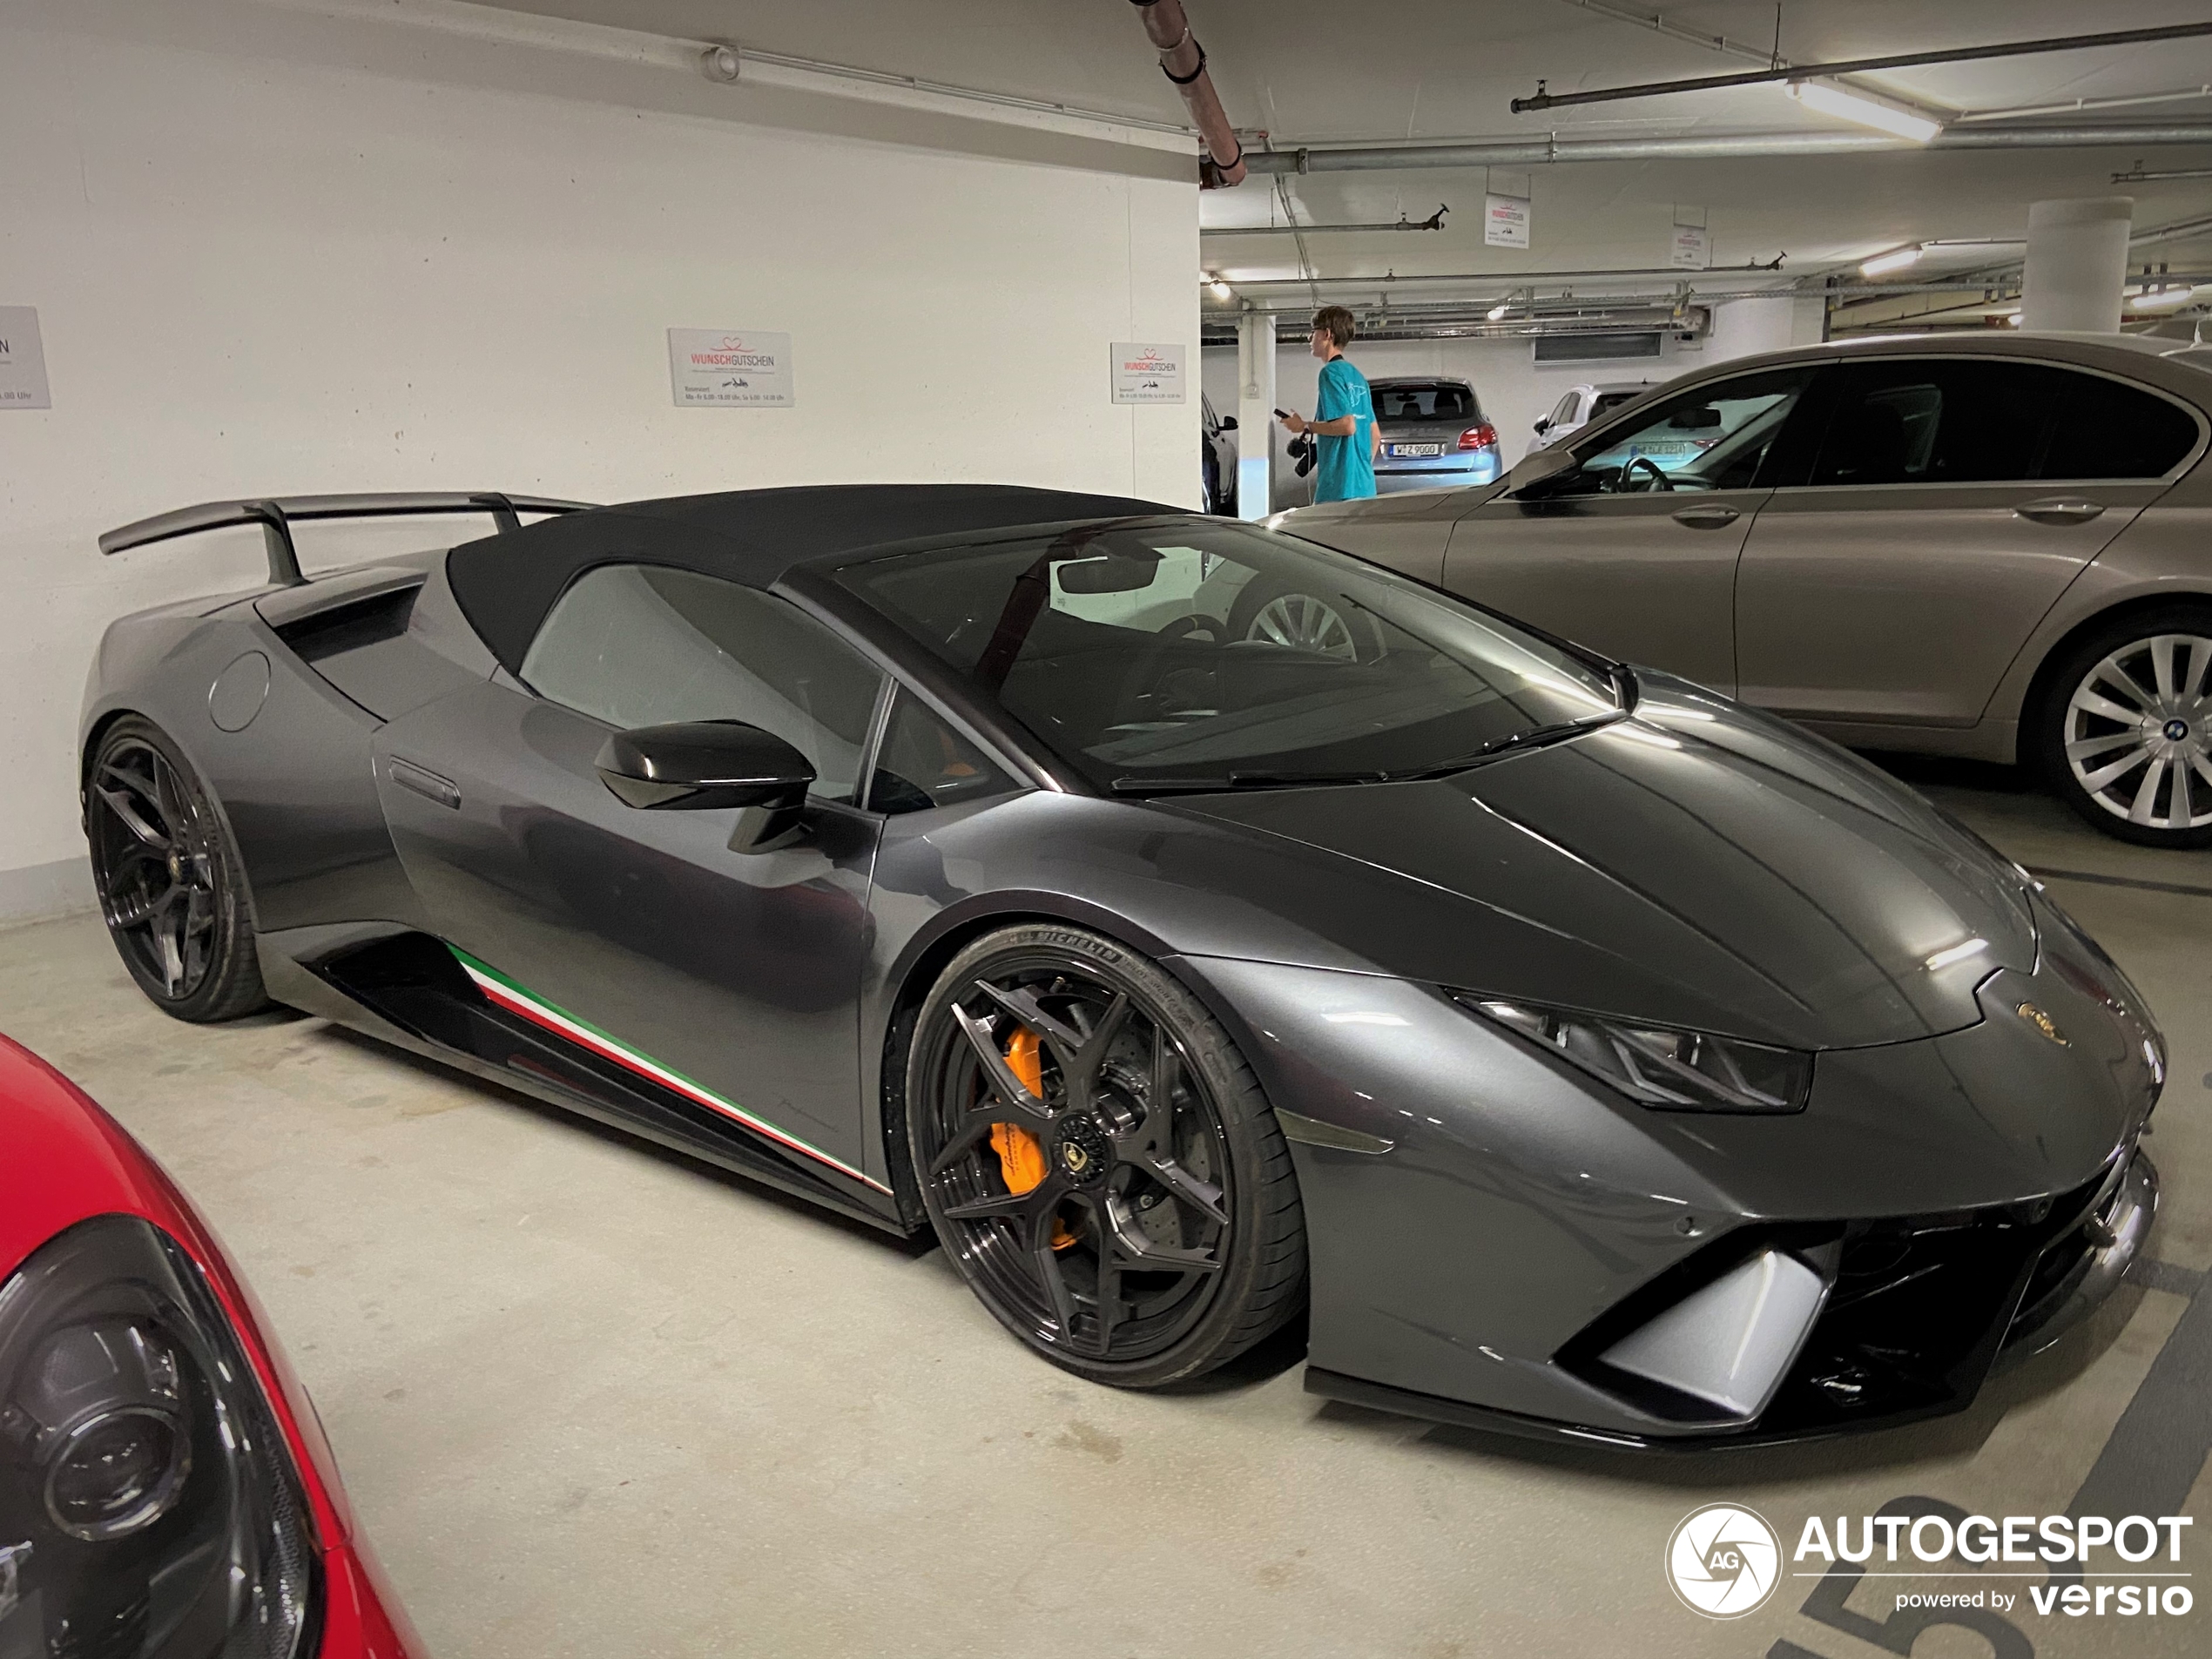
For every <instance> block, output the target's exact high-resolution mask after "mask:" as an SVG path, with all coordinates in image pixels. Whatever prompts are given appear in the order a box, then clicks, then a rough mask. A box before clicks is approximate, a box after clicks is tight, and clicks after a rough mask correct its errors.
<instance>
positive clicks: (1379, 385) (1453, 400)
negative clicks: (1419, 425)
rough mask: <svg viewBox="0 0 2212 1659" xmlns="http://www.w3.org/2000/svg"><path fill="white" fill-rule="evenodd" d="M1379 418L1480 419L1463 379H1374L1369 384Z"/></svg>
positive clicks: (1470, 389) (1407, 419) (1471, 391)
mask: <svg viewBox="0 0 2212 1659" xmlns="http://www.w3.org/2000/svg"><path fill="white" fill-rule="evenodd" d="M1368 390H1369V392H1370V393H1371V394H1372V395H1373V398H1374V403H1375V418H1376V419H1377V420H1379V421H1480V419H1481V418H1482V410H1481V408H1480V407H1479V406H1478V405H1477V404H1476V402H1475V401H1474V388H1473V387H1471V386H1469V385H1468V384H1467V382H1466V381H1373V382H1372V384H1371V385H1370V386H1369V387H1368Z"/></svg>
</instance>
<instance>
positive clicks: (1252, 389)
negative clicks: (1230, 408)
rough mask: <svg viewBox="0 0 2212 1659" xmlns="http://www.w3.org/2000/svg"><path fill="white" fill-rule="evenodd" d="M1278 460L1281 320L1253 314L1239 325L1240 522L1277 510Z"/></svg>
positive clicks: (1269, 315)
mask: <svg viewBox="0 0 2212 1659" xmlns="http://www.w3.org/2000/svg"><path fill="white" fill-rule="evenodd" d="M1274 458H1275V317H1274V314H1273V313H1271V312H1266V311H1247V312H1245V313H1244V314H1242V315H1241V316H1239V317H1238V319H1237V516H1238V517H1239V518H1265V517H1266V516H1267V515H1268V514H1269V513H1270V512H1271V511H1272V510H1273V506H1272V500H1271V496H1272V492H1273V489H1274V481H1273V475H1272V462H1273V461H1274Z"/></svg>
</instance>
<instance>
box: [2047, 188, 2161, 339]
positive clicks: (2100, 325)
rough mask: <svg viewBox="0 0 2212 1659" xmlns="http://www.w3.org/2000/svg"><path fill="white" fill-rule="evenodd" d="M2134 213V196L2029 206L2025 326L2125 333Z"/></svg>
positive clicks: (2095, 332) (2048, 202)
mask: <svg viewBox="0 0 2212 1659" xmlns="http://www.w3.org/2000/svg"><path fill="white" fill-rule="evenodd" d="M2134 211H2135V202H2134V198H2133V197H2131V196H2091V197H2082V198H2078V199H2070V200H2063V201H2047V202H2037V203H2035V204H2034V205H2033V206H2031V207H2029V209H2028V210H2027V275H2026V278H2025V280H2023V282H2022V284H2021V288H2020V327H2023V328H2066V329H2074V330H2078V331H2080V332H2082V333H2086V334H2118V333H2119V332H2120V291H2121V287H2122V286H2123V285H2124V284H2125V283H2126V281H2127V280H2128V227H2129V225H2130V223H2131V222H2132V220H2133V219H2134Z"/></svg>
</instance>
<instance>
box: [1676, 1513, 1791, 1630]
mask: <svg viewBox="0 0 2212 1659" xmlns="http://www.w3.org/2000/svg"><path fill="white" fill-rule="evenodd" d="M1666 1565H1667V1582H1668V1583H1669V1584H1671V1585H1673V1586H1674V1587H1675V1594H1676V1595H1677V1596H1678V1597H1680V1598H1681V1600H1682V1604H1683V1606H1684V1607H1686V1608H1689V1610H1690V1611H1691V1612H1693V1613H1702V1614H1703V1615H1705V1616H1706V1617H1707V1618H1709V1619H1740V1618H1742V1617H1743V1615H1745V1614H1746V1613H1750V1612H1752V1611H1754V1610H1755V1609H1757V1608H1759V1607H1760V1606H1762V1605H1763V1604H1764V1602H1765V1601H1766V1599H1767V1597H1769V1596H1770V1595H1773V1594H1774V1587H1775V1585H1776V1584H1777V1583H1778V1582H1779V1581H1781V1577H1782V1541H1781V1540H1780V1539H1779V1538H1777V1537H1776V1536H1775V1533H1774V1528H1773V1527H1770V1526H1768V1525H1767V1524H1766V1521H1765V1518H1764V1516H1762V1515H1760V1514H1758V1512H1757V1511H1756V1510H1751V1509H1745V1508H1743V1507H1741V1506H1740V1505H1737V1504H1732V1503H1709V1504H1707V1505H1706V1506H1705V1507H1703V1509H1698V1510H1693V1511H1692V1512H1691V1513H1690V1514H1689V1515H1687V1516H1685V1517H1684V1518H1683V1523H1682V1525H1680V1526H1679V1527H1676V1528H1675V1533H1674V1536H1673V1537H1671V1538H1669V1539H1668V1540H1667V1562H1666Z"/></svg>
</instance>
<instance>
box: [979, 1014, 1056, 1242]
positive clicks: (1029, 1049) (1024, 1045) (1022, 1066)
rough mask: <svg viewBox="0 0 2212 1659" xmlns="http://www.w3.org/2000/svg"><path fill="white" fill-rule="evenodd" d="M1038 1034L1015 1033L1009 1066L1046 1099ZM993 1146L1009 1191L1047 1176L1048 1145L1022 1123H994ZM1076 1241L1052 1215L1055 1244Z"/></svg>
mask: <svg viewBox="0 0 2212 1659" xmlns="http://www.w3.org/2000/svg"><path fill="white" fill-rule="evenodd" d="M1037 1049H1038V1044H1037V1034H1036V1033H1035V1032H1034V1031H1031V1030H1028V1029H1026V1028H1025V1029H1022V1030H1020V1031H1016V1032H1015V1034H1014V1040H1013V1041H1012V1042H1009V1043H1008V1044H1007V1045H1006V1068H1007V1069H1008V1071H1011V1072H1012V1073H1013V1074H1014V1076H1015V1078H1016V1079H1017V1080H1018V1081H1019V1082H1021V1084H1022V1088H1024V1089H1028V1091H1029V1092H1030V1093H1031V1094H1032V1095H1035V1096H1037V1098H1038V1099H1040V1100H1042V1099H1043V1098H1044V1063H1043V1062H1042V1060H1041V1059H1040V1058H1039V1057H1038V1053H1037ZM991 1150H992V1151H994V1152H995V1153H997V1154H998V1155H999V1175H1000V1177H1001V1178H1002V1179H1003V1180H1004V1181H1005V1183H1006V1190H1008V1192H1013V1193H1022V1192H1028V1191H1030V1190H1033V1189H1034V1188H1035V1186H1036V1185H1037V1184H1038V1183H1039V1182H1041V1181H1042V1180H1043V1179H1044V1147H1043V1145H1042V1143H1040V1142H1039V1141H1038V1139H1037V1137H1036V1136H1034V1135H1032V1134H1030V1133H1029V1131H1028V1130H1026V1129H1023V1128H1022V1126H1021V1125H1020V1124H1019V1123H994V1124H992V1125H991ZM1075 1242H1076V1236H1075V1234H1073V1233H1071V1232H1069V1231H1068V1228H1067V1224H1065V1223H1063V1222H1062V1220H1061V1219H1060V1217H1057V1216H1055V1217H1053V1218H1052V1247H1053V1249H1055V1250H1065V1249H1067V1248H1068V1246H1069V1245H1070V1244H1074V1243H1075Z"/></svg>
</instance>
